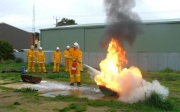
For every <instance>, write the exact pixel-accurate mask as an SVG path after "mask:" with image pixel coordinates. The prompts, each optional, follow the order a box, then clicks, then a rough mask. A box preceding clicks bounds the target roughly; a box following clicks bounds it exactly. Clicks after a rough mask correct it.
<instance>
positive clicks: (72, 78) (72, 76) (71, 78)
mask: <svg viewBox="0 0 180 112" xmlns="http://www.w3.org/2000/svg"><path fill="white" fill-rule="evenodd" d="M70 82H71V83H74V74H72V75H70Z"/></svg>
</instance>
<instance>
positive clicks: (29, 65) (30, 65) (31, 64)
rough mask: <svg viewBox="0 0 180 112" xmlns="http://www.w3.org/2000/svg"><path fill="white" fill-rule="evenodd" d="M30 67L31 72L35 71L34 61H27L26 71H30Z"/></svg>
mask: <svg viewBox="0 0 180 112" xmlns="http://www.w3.org/2000/svg"><path fill="white" fill-rule="evenodd" d="M30 69H32V72H35V69H34V62H28V68H27V72H30Z"/></svg>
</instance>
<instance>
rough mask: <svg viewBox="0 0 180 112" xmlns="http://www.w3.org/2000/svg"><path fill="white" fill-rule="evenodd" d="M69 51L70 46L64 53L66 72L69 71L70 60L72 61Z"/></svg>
mask: <svg viewBox="0 0 180 112" xmlns="http://www.w3.org/2000/svg"><path fill="white" fill-rule="evenodd" d="M69 49H70V46H67V47H66V50H65V51H64V58H65V71H66V72H67V71H69V60H70V58H69V54H70V51H69Z"/></svg>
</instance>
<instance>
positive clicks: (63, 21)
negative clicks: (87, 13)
mask: <svg viewBox="0 0 180 112" xmlns="http://www.w3.org/2000/svg"><path fill="white" fill-rule="evenodd" d="M76 24H77V23H76V22H75V20H73V19H68V18H62V19H61V21H59V22H58V23H57V24H56V26H65V25H76Z"/></svg>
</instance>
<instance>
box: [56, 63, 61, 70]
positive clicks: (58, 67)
mask: <svg viewBox="0 0 180 112" xmlns="http://www.w3.org/2000/svg"><path fill="white" fill-rule="evenodd" d="M56 67H57V72H59V71H60V63H57V64H56Z"/></svg>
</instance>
